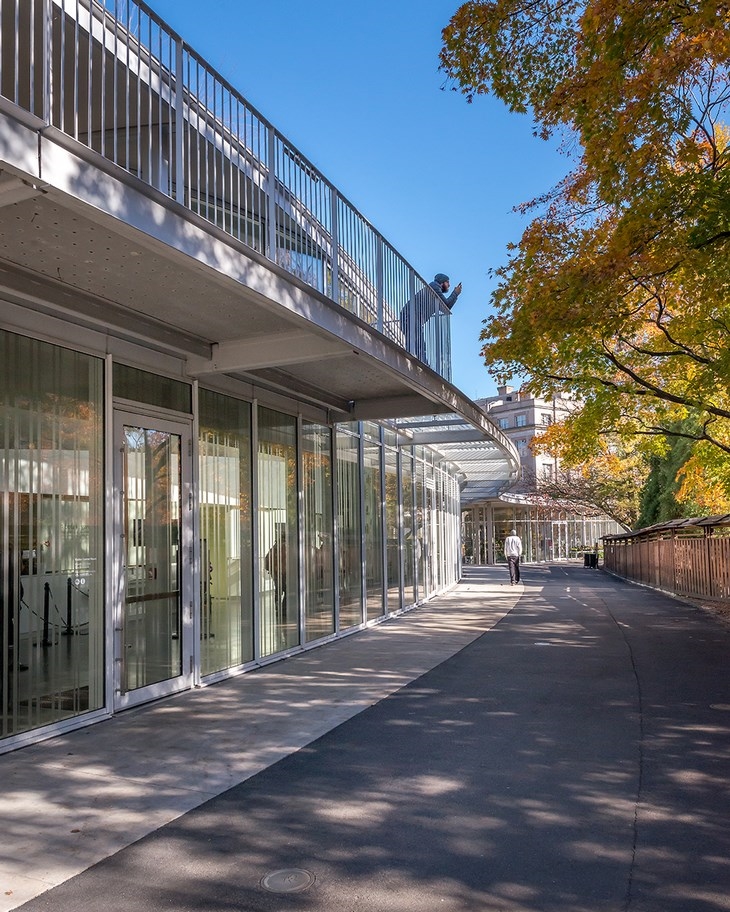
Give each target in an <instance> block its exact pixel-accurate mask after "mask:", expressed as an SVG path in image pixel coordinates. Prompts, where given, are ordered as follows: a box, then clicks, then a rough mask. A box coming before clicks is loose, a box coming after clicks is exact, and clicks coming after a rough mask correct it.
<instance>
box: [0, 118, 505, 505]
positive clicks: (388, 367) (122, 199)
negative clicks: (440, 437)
mask: <svg viewBox="0 0 730 912" xmlns="http://www.w3.org/2000/svg"><path fill="white" fill-rule="evenodd" d="M0 169H2V170H1V173H0V294H1V295H2V298H3V299H4V300H6V301H8V302H11V303H14V304H18V305H20V306H21V307H23V308H25V309H27V310H29V311H31V312H34V313H37V314H39V315H43V314H46V315H48V316H52V317H58V318H60V319H61V320H63V321H64V322H65V323H69V322H70V323H73V324H76V325H78V326H83V327H88V328H91V329H95V330H97V331H99V330H101V331H103V332H105V333H106V334H107V335H108V336H109V337H110V338H114V339H118V340H127V341H130V342H134V343H136V344H142V345H144V346H145V347H147V348H153V349H155V350H158V351H159V352H160V353H164V354H165V355H168V356H173V357H174V358H177V359H181V360H182V361H183V362H184V364H185V368H184V373H185V374H187V375H188V376H190V377H197V378H200V379H201V382H205V379H206V378H210V377H221V376H224V377H226V378H227V381H226V382H233V381H238V382H240V383H242V384H245V385H246V386H249V387H251V386H252V387H253V388H262V389H267V390H271V391H274V392H280V393H282V394H284V395H286V396H288V397H290V398H294V399H296V400H298V401H301V402H302V403H306V404H308V406H309V407H313V408H317V409H321V410H322V412H323V414H325V415H326V418H327V420H329V421H332V422H334V421H347V420H357V419H367V418H372V419H377V418H380V419H384V418H404V417H409V416H417V415H437V414H442V413H456V414H457V415H458V416H460V417H461V418H462V419H466V422H465V428H466V430H467V431H468V432H469V435H470V436H472V437H473V436H474V433H475V429H476V434H477V436H478V437H479V438H480V439H481V440H482V441H484V442H485V443H487V444H488V445H489V446H488V449H489V451H490V452H492V469H493V474H494V475H495V476H499V480H497V478H495V483H496V487H497V488H498V489H499V490H503V489H504V487H505V484H506V482H507V479H508V478H509V475H510V472H511V471H512V466H511V462H512V461H513V460H510V457H509V455H508V453H509V449H510V447H509V445H507V446H506V447H505V444H504V441H502V440H501V437H502V435H501V434H500V432H499V431H496V429H494V428H493V426H492V425H491V424H490V423H489V422H488V421H487V420H486V419H485V418H484V416H483V413H482V412H481V411H480V410H479V409H478V408H477V407H476V406H475V405H474V404H473V403H472V402H471V401H470V400H468V399H467V398H466V397H464V396H463V395H462V394H461V393H460V392H459V391H458V390H457V389H456V388H455V387H453V386H452V385H451V384H449V383H447V382H446V381H444V380H443V379H442V378H441V377H440V376H438V375H437V374H436V373H435V372H433V371H431V370H430V369H429V368H428V367H426V366H425V365H424V364H422V363H421V362H420V361H418V359H416V358H415V357H414V356H412V355H409V354H408V353H407V352H405V351H404V350H403V349H402V348H401V347H399V346H398V345H397V344H396V343H395V342H393V341H391V340H389V339H388V338H387V337H386V336H385V335H384V334H382V333H380V332H378V331H377V329H376V328H374V327H372V326H369V325H368V324H367V323H365V322H363V321H362V320H360V319H358V318H357V317H356V316H354V315H352V314H350V313H348V312H346V311H345V310H343V309H342V308H340V307H338V306H337V305H335V304H333V303H332V302H331V301H329V300H328V299H327V298H326V297H325V296H324V295H322V294H320V293H319V292H317V291H316V290H314V289H312V288H310V287H308V286H307V285H305V284H304V283H303V282H301V281H299V280H298V279H297V278H295V277H292V276H291V275H289V274H287V273H286V272H285V271H284V270H283V269H281V268H279V267H277V266H275V265H273V264H272V263H270V262H269V261H268V260H265V259H264V258H263V257H261V256H260V255H258V254H256V253H255V252H254V251H251V250H249V249H248V248H247V247H245V246H244V245H243V244H241V243H239V242H237V241H235V240H234V239H232V238H230V237H229V236H228V235H226V234H224V233H223V232H222V231H221V230H219V229H217V228H216V227H215V226H213V225H211V224H210V223H208V222H207V221H205V220H204V219H202V218H201V217H199V216H196V215H194V214H192V213H190V212H188V211H186V210H185V209H184V208H183V207H182V206H180V205H178V204H176V203H174V202H172V201H170V200H169V199H167V198H166V197H165V196H163V195H162V194H160V193H157V192H156V191H154V190H151V189H150V188H148V187H144V186H143V185H142V184H141V183H140V182H139V181H137V180H136V179H134V178H130V177H129V176H127V175H126V174H125V173H124V172H123V171H121V169H118V168H115V167H114V166H110V165H107V164H105V163H104V162H103V160H102V159H100V158H99V157H98V156H94V153H90V152H88V150H84V149H83V147H80V146H76V144H74V143H73V142H72V141H69V140H67V139H65V138H64V137H63V136H62V135H61V134H58V133H57V131H54V130H52V129H51V130H48V129H46V130H45V131H43V132H40V131H38V130H35V129H33V125H32V124H29V123H28V124H22V123H20V122H19V121H17V120H15V119H14V118H11V117H8V116H5V115H0ZM0 306H2V305H1V304H0ZM42 325H43V324H42V320H40V319H39V321H38V327H39V328H42ZM451 433H452V434H453V430H452V432H451ZM433 442H434V445H436V446H438V442H437V441H433ZM497 493H498V491H497Z"/></svg>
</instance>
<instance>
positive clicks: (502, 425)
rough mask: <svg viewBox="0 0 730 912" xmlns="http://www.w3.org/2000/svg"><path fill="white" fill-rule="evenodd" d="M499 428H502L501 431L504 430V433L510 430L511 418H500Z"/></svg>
mask: <svg viewBox="0 0 730 912" xmlns="http://www.w3.org/2000/svg"><path fill="white" fill-rule="evenodd" d="M499 427H500V429H501V430H503V431H504V430H505V429H506V428H508V427H509V418H500V419H499Z"/></svg>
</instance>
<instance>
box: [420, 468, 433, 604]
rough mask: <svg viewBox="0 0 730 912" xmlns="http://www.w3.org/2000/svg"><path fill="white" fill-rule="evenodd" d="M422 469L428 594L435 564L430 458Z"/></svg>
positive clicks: (431, 586)
mask: <svg viewBox="0 0 730 912" xmlns="http://www.w3.org/2000/svg"><path fill="white" fill-rule="evenodd" d="M429 455H430V454H429ZM424 470H425V482H424V495H425V501H424V507H423V549H424V554H425V558H426V567H425V575H424V579H425V583H426V590H425V592H424V593H423V594H424V595H426V596H429V595H431V594H432V593H433V591H434V588H435V565H436V561H435V552H436V491H435V482H434V477H433V463H432V462H431V461H430V458H429V459H427V461H426V462H425V465H424Z"/></svg>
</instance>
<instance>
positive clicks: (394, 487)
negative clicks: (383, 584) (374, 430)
mask: <svg viewBox="0 0 730 912" xmlns="http://www.w3.org/2000/svg"><path fill="white" fill-rule="evenodd" d="M385 525H386V535H387V556H388V560H387V564H386V573H387V585H388V611H397V610H398V609H399V608H400V567H401V559H400V558H401V546H400V528H401V524H400V522H399V511H398V451H397V450H394V449H391V447H386V449H385Z"/></svg>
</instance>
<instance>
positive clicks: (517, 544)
mask: <svg viewBox="0 0 730 912" xmlns="http://www.w3.org/2000/svg"><path fill="white" fill-rule="evenodd" d="M504 556H505V557H522V540H521V539H520V536H519V535H508V536H507V538H505V540H504Z"/></svg>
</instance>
